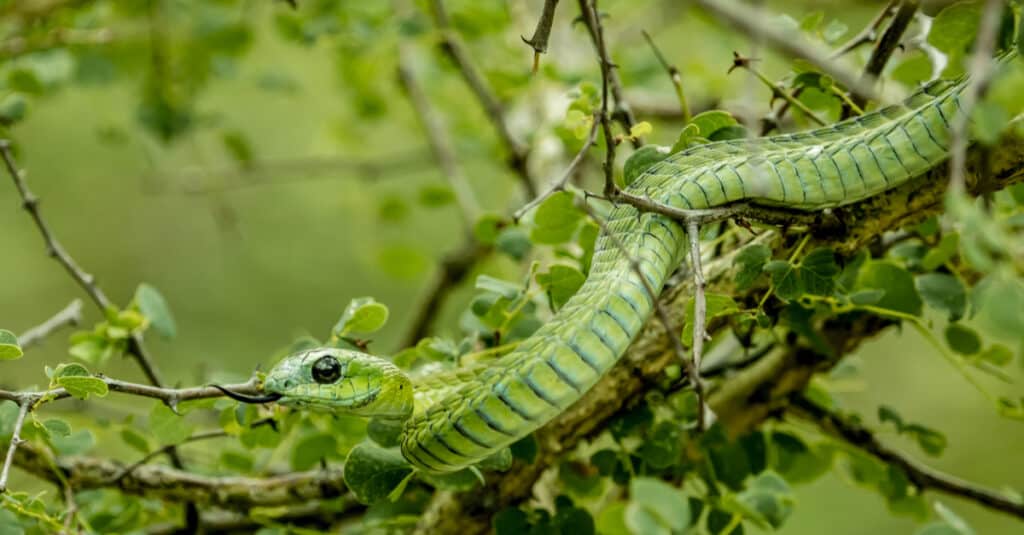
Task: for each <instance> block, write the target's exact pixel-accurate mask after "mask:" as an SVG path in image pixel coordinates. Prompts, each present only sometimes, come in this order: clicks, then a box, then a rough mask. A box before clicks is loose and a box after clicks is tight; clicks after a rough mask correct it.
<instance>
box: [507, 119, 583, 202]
mask: <svg viewBox="0 0 1024 535" xmlns="http://www.w3.org/2000/svg"><path fill="white" fill-rule="evenodd" d="M600 126H601V121H600V119H599V118H597V117H594V118H593V124H591V125H590V133H589V134H587V139H586V141H584V142H583V146H582V147H580V150H579V152H577V153H576V156H574V157H573V159H572V161H570V162H569V166H568V167H566V168H565V171H563V172H562V176H560V177H559V178H558V180H556V181H555V182H554V183H553V184H551V187H550V188H548V190H547V191H545V192H544V193H542V194H541V195H538V196H537V198H536V199H533V200H531V201H530V202H528V203H526V204H525V205H524V206H523V207H522V208H520V209H518V210H516V212H515V213H514V214H512V220H513V221H515V222H518V221H519V220H520V219H522V217H523V216H524V215H526V214H527V213H529V212H530V210H533V209H534V208H536V207H537V206H539V205H540V203H542V202H544V201H545V200H546V199H547V198H548V197H550V196H552V195H554V194H555V193H557V192H559V191H565V186H566V185H567V184H568V183H569V179H571V178H572V176H573V174H575V173H576V169H577V168H578V167H579V166H580V164H581V163H583V159H584V158H586V156H587V151H589V150H590V147H592V146H594V142H595V141H597V129H598V128H600Z"/></svg>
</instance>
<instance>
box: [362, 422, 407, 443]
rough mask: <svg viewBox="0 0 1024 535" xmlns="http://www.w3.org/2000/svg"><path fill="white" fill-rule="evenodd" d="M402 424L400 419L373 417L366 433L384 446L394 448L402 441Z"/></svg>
mask: <svg viewBox="0 0 1024 535" xmlns="http://www.w3.org/2000/svg"><path fill="white" fill-rule="evenodd" d="M402 425H403V423H402V422H401V421H400V420H386V419H383V418H371V419H370V422H369V424H367V426H366V435H367V436H368V437H370V440H372V441H374V442H376V443H377V444H379V445H380V446H382V447H384V448H393V447H395V446H398V445H400V444H401V443H402Z"/></svg>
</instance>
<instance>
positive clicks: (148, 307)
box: [135, 283, 178, 338]
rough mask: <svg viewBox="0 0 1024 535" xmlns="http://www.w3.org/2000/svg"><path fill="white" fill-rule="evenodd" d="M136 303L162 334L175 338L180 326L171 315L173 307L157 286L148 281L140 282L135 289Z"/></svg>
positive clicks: (155, 328)
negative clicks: (168, 303) (147, 282)
mask: <svg viewBox="0 0 1024 535" xmlns="http://www.w3.org/2000/svg"><path fill="white" fill-rule="evenodd" d="M135 304H136V305H137V306H138V307H139V311H140V312H142V313H143V314H144V315H145V316H146V318H148V319H149V322H150V325H152V326H153V329H154V330H156V332H157V333H158V334H160V336H163V337H164V338H174V337H175V336H176V335H177V333H178V326H177V325H176V324H175V322H174V316H173V315H171V308H170V307H169V306H167V300H166V299H164V296H163V295H161V294H160V292H159V291H158V290H157V289H156V288H154V287H152V286H150V285H149V284H146V283H142V284H140V285H139V287H138V288H136V289H135Z"/></svg>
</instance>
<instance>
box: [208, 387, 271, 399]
mask: <svg viewBox="0 0 1024 535" xmlns="http://www.w3.org/2000/svg"><path fill="white" fill-rule="evenodd" d="M210 386H212V387H214V388H216V389H217V390H220V391H221V392H223V393H224V395H225V396H227V397H229V398H231V399H233V400H235V401H241V402H242V403H270V402H272V401H277V400H279V399H281V394H277V393H273V394H266V395H263V396H250V395H248V394H239V393H238V392H232V391H231V390H228V389H227V388H224V387H223V386H220V385H210Z"/></svg>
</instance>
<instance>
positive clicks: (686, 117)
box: [643, 30, 692, 123]
mask: <svg viewBox="0 0 1024 535" xmlns="http://www.w3.org/2000/svg"><path fill="white" fill-rule="evenodd" d="M643 34H644V39H646V40H647V44H648V45H650V46H651V51H652V52H654V57H655V58H657V59H658V63H660V64H661V67H662V68H663V69H665V72H666V73H667V74H668V77H669V80H671V81H672V87H673V88H675V90H676V98H677V99H679V109H680V110H681V112H682V120H683V122H684V123H688V122H690V117H692V115H691V114H690V105H689V103H687V101H686V92H685V91H683V77H682V75H680V74H679V68H678V67H676V66H675V64H674V63H669V62H668V60H666V59H665V56H664V55H663V54H662V53H661V50H659V49H658V45H656V44H654V39H652V38H651V34H649V33H647V30H644V32H643Z"/></svg>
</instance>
